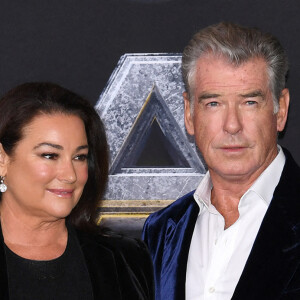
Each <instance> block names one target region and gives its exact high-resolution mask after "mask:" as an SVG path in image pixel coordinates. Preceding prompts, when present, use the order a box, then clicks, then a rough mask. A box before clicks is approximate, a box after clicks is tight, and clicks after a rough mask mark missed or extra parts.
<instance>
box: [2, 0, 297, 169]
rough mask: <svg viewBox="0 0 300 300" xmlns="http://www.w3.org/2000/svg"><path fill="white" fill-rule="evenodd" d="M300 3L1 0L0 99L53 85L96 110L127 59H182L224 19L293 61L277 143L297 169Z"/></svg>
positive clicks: (258, 0) (273, 0) (271, 0)
mask: <svg viewBox="0 0 300 300" xmlns="http://www.w3.org/2000/svg"><path fill="white" fill-rule="evenodd" d="M299 3H300V2H299V0H288V1H282V0H264V1H261V0H206V1H202V0H198V1H189V0H185V1H184V0H181V1H180V0H169V1H167V0H161V1H159V0H156V1H154V0H152V1H151V0H135V1H133V0H131V1H129V0H127V1H126V0H119V1H118V0H15V1H14V0H7V1H5V0H1V2H0V14H1V16H0V62H1V64H0V94H1V95H2V94H3V93H4V92H6V91H7V90H8V89H10V88H12V87H13V86H15V85H17V84H20V83H23V82H25V81H42V80H43V81H44V80H47V81H53V82H57V83H59V84H61V85H63V86H65V87H67V88H69V89H72V90H74V91H75V92H77V93H79V94H81V95H83V96H85V97H87V98H88V99H89V100H90V101H91V102H92V103H93V104H95V103H96V101H97V100H98V97H99V95H100V94H101V92H102V90H103V89H104V87H105V84H106V82H107V81H108V79H109V77H110V74H111V72H112V71H113V70H114V68H115V66H116V64H117V62H118V60H119V58H120V56H121V55H123V54H124V53H137V52H141V53H148V52H150V53H162V52H181V51H182V49H183V47H184V46H185V44H186V43H187V42H188V40H189V39H190V37H191V35H192V34H193V33H194V32H195V31H196V30H197V29H199V28H201V27H204V26H207V25H209V24H212V23H216V22H219V21H222V20H225V21H234V22H237V23H240V24H242V25H250V26H257V27H260V28H262V29H263V30H265V31H270V32H272V33H273V34H275V35H276V36H277V37H278V38H279V39H280V40H281V42H282V44H283V45H284V47H286V49H287V52H288V55H289V58H290V76H289V77H290V78H289V82H288V87H289V88H290V91H291V95H292V103H291V108H290V116H289V122H288V128H287V130H286V133H285V135H284V137H283V138H282V139H281V140H280V143H281V144H282V145H284V146H286V147H287V148H289V149H290V150H291V152H292V153H293V155H294V157H295V158H296V160H297V162H298V164H300V139H299V137H300V134H299V128H300V101H298V98H299V96H300V84H299V83H298V82H299V78H300V66H299V65H300V52H299V49H300V39H299V33H300V17H299V15H300V4H299Z"/></svg>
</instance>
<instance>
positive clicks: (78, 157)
mask: <svg viewBox="0 0 300 300" xmlns="http://www.w3.org/2000/svg"><path fill="white" fill-rule="evenodd" d="M87 158H88V155H87V154H80V155H76V156H75V160H79V161H85V160H87Z"/></svg>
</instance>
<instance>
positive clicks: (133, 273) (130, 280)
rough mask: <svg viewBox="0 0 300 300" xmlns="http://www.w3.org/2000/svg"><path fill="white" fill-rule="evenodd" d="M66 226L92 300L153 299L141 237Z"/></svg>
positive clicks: (1, 289) (2, 274)
mask: <svg viewBox="0 0 300 300" xmlns="http://www.w3.org/2000/svg"><path fill="white" fill-rule="evenodd" d="M68 230H71V234H74V235H76V237H77V240H78V243H79V246H80V248H81V251H82V253H83V256H84V258H85V262H86V266H87V269H88V272H89V275H90V279H91V283H92V288H93V294H94V299H95V300H96V299H101V300H102V299H103V300H152V299H154V286H153V268H152V262H151V258H150V256H149V252H148V250H147V248H146V246H145V244H144V243H142V241H139V240H136V239H132V238H126V237H123V236H117V235H115V236H112V235H111V236H108V235H107V236H104V235H100V234H97V235H96V234H95V235H94V234H93V235H92V234H86V233H83V232H80V231H75V230H74V229H73V228H71V227H70V226H68ZM7 299H9V295H8V279H7V269H6V259H5V251H4V242H3V236H2V231H1V226H0V300H7ZM66 300H68V299H66ZM82 300H84V299H82Z"/></svg>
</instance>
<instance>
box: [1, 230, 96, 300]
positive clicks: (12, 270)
mask: <svg viewBox="0 0 300 300" xmlns="http://www.w3.org/2000/svg"><path fill="white" fill-rule="evenodd" d="M5 253H6V262H7V270H8V286H9V296H10V297H9V298H10V299H11V300H15V299H16V300H17V299H18V300H20V299H24V300H27V299H28V300H29V299H30V300H35V299H37V300H39V299H43V300H50V299H51V300H54V299H64V300H65V299H85V300H90V299H93V292H92V285H91V281H90V278H89V274H88V270H87V268H86V264H85V261H84V257H83V254H82V252H81V250H80V246H79V244H78V241H77V240H76V237H75V236H73V235H72V234H70V233H69V234H68V243H67V247H66V250H65V252H64V253H63V254H62V255H61V256H60V257H58V258H56V259H53V260H48V261H37V260H30V259H25V258H23V257H20V256H18V255H17V254H15V253H14V252H12V251H11V250H10V249H9V248H8V247H7V246H5Z"/></svg>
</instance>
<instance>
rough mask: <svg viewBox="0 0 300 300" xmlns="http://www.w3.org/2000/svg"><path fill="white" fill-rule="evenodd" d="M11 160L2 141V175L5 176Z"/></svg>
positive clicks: (0, 151)
mask: <svg viewBox="0 0 300 300" xmlns="http://www.w3.org/2000/svg"><path fill="white" fill-rule="evenodd" d="M8 162H9V157H8V155H7V154H6V152H5V151H4V149H3V146H2V144H1V143H0V176H5V175H6V173H7V166H8Z"/></svg>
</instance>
